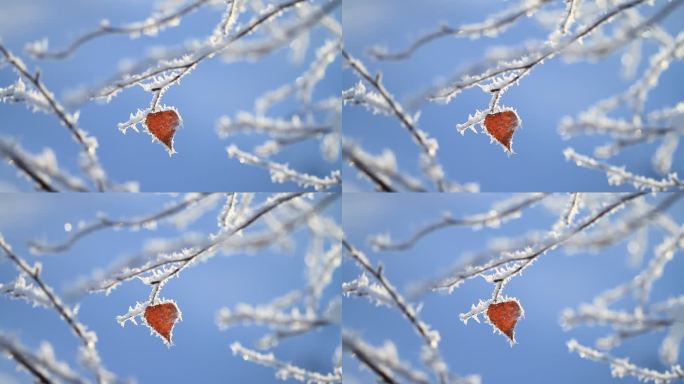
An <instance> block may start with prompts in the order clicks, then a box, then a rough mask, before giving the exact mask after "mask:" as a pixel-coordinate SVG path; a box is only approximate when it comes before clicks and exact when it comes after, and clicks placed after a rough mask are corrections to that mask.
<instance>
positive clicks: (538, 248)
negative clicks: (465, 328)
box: [433, 192, 682, 291]
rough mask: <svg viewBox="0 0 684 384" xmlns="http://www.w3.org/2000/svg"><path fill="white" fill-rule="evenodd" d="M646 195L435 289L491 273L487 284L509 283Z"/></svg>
mask: <svg viewBox="0 0 684 384" xmlns="http://www.w3.org/2000/svg"><path fill="white" fill-rule="evenodd" d="M643 195H645V193H644V192H635V193H631V194H627V195H621V196H619V197H616V198H615V199H613V201H611V202H610V203H608V204H607V205H605V206H604V207H602V208H601V209H600V210H598V211H597V212H594V213H592V214H590V215H588V216H587V217H586V218H584V219H583V220H582V221H581V222H580V223H578V224H577V225H576V226H574V227H573V228H570V229H568V230H566V231H564V232H562V233H561V234H557V233H552V234H551V235H550V236H549V238H547V239H546V240H544V241H542V242H540V243H539V244H538V245H534V246H529V247H526V248H524V249H520V250H518V251H515V252H511V253H506V254H503V255H502V256H501V257H499V258H496V259H494V260H491V261H488V262H486V263H484V264H482V265H478V266H469V267H467V268H465V269H463V270H460V271H458V272H456V273H455V274H453V275H452V276H450V277H448V278H446V279H444V280H442V281H441V282H439V283H438V284H436V285H435V286H434V287H433V288H434V289H435V290H444V289H446V290H449V291H453V289H455V288H456V287H457V286H458V285H460V284H461V283H462V282H463V281H465V280H467V279H471V278H473V277H476V276H480V275H481V274H485V273H487V272H491V275H487V276H486V279H487V281H489V282H491V283H493V284H495V285H496V284H498V283H502V282H503V283H505V282H507V281H508V280H509V279H510V278H512V277H514V276H516V275H518V274H519V273H520V272H522V270H524V269H525V268H527V267H529V266H530V265H531V264H532V263H533V262H534V261H535V260H536V259H537V258H538V257H539V256H541V255H544V254H546V253H547V252H549V251H551V250H554V249H556V248H557V247H558V246H560V245H561V244H563V243H565V242H566V241H568V240H570V239H572V238H573V237H574V236H576V235H577V234H579V233H581V232H582V231H584V230H585V229H587V228H589V227H591V226H593V225H595V224H596V223H597V222H599V221H600V220H601V219H603V218H605V217H607V216H609V215H611V214H612V213H614V212H615V211H617V210H619V209H622V208H623V207H624V205H625V204H627V203H629V202H630V201H633V200H635V199H637V198H640V197H642V196H643ZM680 197H682V196H680V195H677V196H675V198H677V199H678V198H680ZM672 203H674V201H671V200H670V199H668V200H666V203H665V204H664V207H663V209H665V208H666V207H668V206H669V205H671V204H672Z"/></svg>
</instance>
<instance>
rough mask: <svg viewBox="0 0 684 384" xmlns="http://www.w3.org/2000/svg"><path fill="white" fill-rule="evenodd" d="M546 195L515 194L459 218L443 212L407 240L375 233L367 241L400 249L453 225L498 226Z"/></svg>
mask: <svg viewBox="0 0 684 384" xmlns="http://www.w3.org/2000/svg"><path fill="white" fill-rule="evenodd" d="M546 196H547V194H544V193H534V194H530V195H522V196H516V197H514V198H512V199H510V200H507V201H502V202H499V203H497V204H496V205H495V206H493V207H492V208H491V209H490V210H489V211H488V212H486V213H482V214H477V215H471V216H467V217H464V218H461V219H457V218H453V217H451V214H449V213H445V214H444V217H442V219H440V220H438V221H435V222H433V223H430V224H427V225H425V226H424V227H422V228H421V229H419V230H418V231H416V232H415V233H414V234H413V235H411V236H410V237H409V239H408V240H405V241H401V242H391V239H390V238H389V235H377V236H373V237H371V238H370V240H369V242H370V244H371V246H373V248H374V249H376V250H383V251H400V250H406V249H408V248H411V247H413V246H414V245H415V244H416V243H417V242H418V241H419V240H420V239H422V238H423V237H425V236H427V235H429V234H431V233H433V232H436V231H439V230H441V229H445V228H449V227H453V226H469V227H475V228H477V227H481V226H487V227H498V226H500V225H501V224H502V223H503V222H505V221H507V220H510V219H514V218H518V217H520V216H521V215H522V211H523V210H525V209H526V208H528V207H531V206H533V205H534V204H535V203H537V202H539V201H541V200H542V199H544V198H545V197H546Z"/></svg>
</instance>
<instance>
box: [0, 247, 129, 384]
mask: <svg viewBox="0 0 684 384" xmlns="http://www.w3.org/2000/svg"><path fill="white" fill-rule="evenodd" d="M0 248H2V250H3V251H4V253H5V255H6V256H7V258H8V259H10V260H11V261H12V262H13V263H14V264H16V266H17V269H18V270H19V273H20V274H21V275H22V276H25V277H27V278H29V279H30V280H31V281H32V282H33V284H35V287H27V288H30V290H31V292H32V293H31V296H28V295H27V296H25V297H27V298H28V297H31V298H39V300H38V301H34V303H37V304H38V305H45V303H46V302H49V303H50V307H51V308H52V309H54V310H55V312H57V314H58V315H59V317H60V318H61V319H62V320H64V322H65V323H66V324H67V325H68V326H69V328H71V330H72V331H73V332H74V335H75V336H76V337H77V338H78V339H79V341H80V343H81V344H82V347H81V348H80V349H79V354H80V356H81V360H82V361H83V364H84V365H85V366H86V367H87V368H88V369H90V370H91V371H92V372H93V373H94V374H95V376H96V378H97V381H98V383H109V382H112V381H114V380H115V379H116V377H115V376H114V375H113V374H112V373H111V372H109V371H107V370H106V369H105V368H104V367H103V366H102V362H101V360H100V356H99V353H98V352H97V349H96V347H95V344H96V343H97V335H96V334H95V332H93V331H89V330H88V328H87V327H86V326H85V325H84V324H83V323H81V322H79V321H78V319H77V318H76V313H75V311H74V310H73V309H71V308H69V307H67V306H66V305H65V304H64V303H63V302H62V300H61V299H60V298H59V296H57V294H56V293H55V292H54V291H53V289H52V288H51V287H49V286H48V285H47V284H46V283H45V282H44V281H43V278H42V277H41V275H40V273H41V269H42V265H41V264H40V263H36V264H34V265H33V266H31V265H29V264H28V262H26V260H24V259H23V258H21V257H20V256H18V255H17V254H15V253H14V251H13V250H12V247H11V246H10V245H9V243H7V242H6V241H5V239H4V238H3V237H2V235H1V234H0Z"/></svg>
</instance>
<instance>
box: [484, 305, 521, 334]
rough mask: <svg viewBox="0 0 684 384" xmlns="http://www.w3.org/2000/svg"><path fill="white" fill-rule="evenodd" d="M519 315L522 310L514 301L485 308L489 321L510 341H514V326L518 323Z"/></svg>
mask: <svg viewBox="0 0 684 384" xmlns="http://www.w3.org/2000/svg"><path fill="white" fill-rule="evenodd" d="M521 314H522V308H520V304H518V302H517V301H515V300H510V301H503V302H500V303H494V304H490V305H489V307H488V308H487V317H488V318H489V321H490V322H491V323H492V324H493V325H494V326H495V327H496V328H498V329H499V330H500V331H501V332H502V333H503V334H504V335H506V336H508V338H509V339H510V340H511V341H515V337H514V329H515V324H516V323H517V322H518V319H519V318H520V315H521Z"/></svg>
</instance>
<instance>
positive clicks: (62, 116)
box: [0, 43, 137, 191]
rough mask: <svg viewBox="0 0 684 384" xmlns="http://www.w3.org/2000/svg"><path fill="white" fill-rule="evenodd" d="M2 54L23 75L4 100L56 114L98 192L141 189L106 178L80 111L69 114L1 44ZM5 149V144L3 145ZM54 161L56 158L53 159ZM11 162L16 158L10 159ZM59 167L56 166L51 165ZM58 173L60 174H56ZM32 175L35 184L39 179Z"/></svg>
mask: <svg viewBox="0 0 684 384" xmlns="http://www.w3.org/2000/svg"><path fill="white" fill-rule="evenodd" d="M0 53H2V55H3V56H4V59H5V61H6V62H7V63H8V64H9V65H10V66H11V67H12V68H13V69H14V70H15V71H16V72H17V73H18V74H19V76H20V78H19V79H18V80H17V83H16V84H15V85H14V86H12V87H11V89H3V91H2V92H1V93H0V94H2V96H1V97H0V101H15V102H16V101H22V102H24V103H26V105H27V106H28V107H30V108H32V109H33V110H35V111H41V112H45V113H49V114H53V115H55V116H56V117H57V118H58V119H59V121H60V123H61V124H62V125H63V126H64V127H65V128H66V129H67V130H68V131H69V133H70V135H71V136H72V138H73V139H74V140H75V141H76V143H77V144H78V145H79V146H80V147H81V155H80V166H81V169H82V171H83V173H84V174H85V175H86V176H87V177H88V178H89V179H90V180H91V181H92V182H93V184H94V185H95V187H96V188H97V190H98V191H104V190H106V189H115V190H116V189H122V190H127V191H130V190H137V185H134V184H132V183H129V184H128V185H123V186H117V185H112V184H111V183H110V182H109V181H108V180H107V178H106V174H105V172H104V170H103V168H102V166H101V165H100V162H99V160H98V158H97V146H98V143H97V139H96V138H95V137H92V136H90V135H89V134H88V133H87V132H86V131H85V130H83V129H81V128H80V127H79V126H78V117H79V112H75V113H69V112H68V111H67V110H66V109H65V108H64V107H63V106H62V104H60V102H59V101H58V100H57V99H56V98H55V96H54V94H53V93H52V92H51V91H50V90H49V89H48V88H47V87H46V86H45V84H44V83H43V82H42V79H41V75H40V72H38V71H36V72H35V73H34V74H32V73H31V72H30V71H29V69H28V67H27V66H26V64H25V63H24V62H23V61H22V60H21V59H20V58H19V57H17V56H15V55H14V54H13V53H12V52H10V51H9V50H8V49H7V48H6V47H5V46H4V45H3V44H2V43H0ZM22 79H24V80H26V81H28V82H29V83H30V84H31V86H32V88H33V89H30V90H27V89H26V85H25V83H24V82H23V81H22ZM3 147H5V145H3ZM2 152H3V154H4V155H5V156H8V155H12V154H16V151H14V152H13V151H7V150H3V151H2ZM53 158H54V156H53ZM8 159H9V160H10V161H14V160H16V159H14V158H12V157H9V156H8ZM13 163H14V164H15V166H17V167H18V168H19V169H20V170H22V171H23V172H24V173H26V174H29V173H30V174H33V175H34V176H35V174H40V173H41V170H40V169H36V170H30V169H27V168H26V167H27V166H29V167H30V164H27V163H25V162H21V161H20V162H16V161H14V162H13ZM51 166H52V167H54V168H56V165H54V164H51ZM53 173H55V174H57V172H53ZM34 176H30V177H31V178H32V179H33V180H34V181H36V182H38V180H37V179H36V178H35V177H34ZM38 183H39V185H41V188H44V187H47V185H43V184H42V183H41V182H38Z"/></svg>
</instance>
